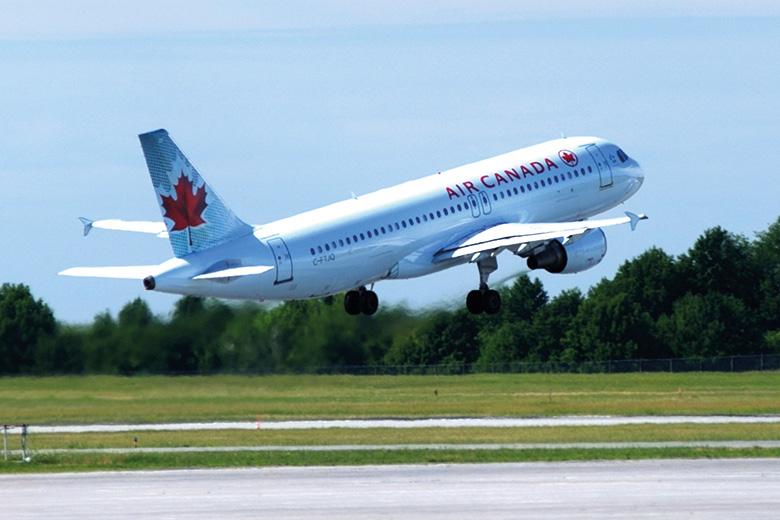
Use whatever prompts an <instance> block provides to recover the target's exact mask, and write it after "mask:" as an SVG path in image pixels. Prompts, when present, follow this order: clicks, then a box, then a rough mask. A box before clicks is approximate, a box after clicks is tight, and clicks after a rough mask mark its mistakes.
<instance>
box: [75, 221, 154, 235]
mask: <svg viewBox="0 0 780 520" xmlns="http://www.w3.org/2000/svg"><path fill="white" fill-rule="evenodd" d="M79 220H80V221H81V223H82V224H84V236H87V235H88V234H89V232H90V231H91V230H92V228H99V229H109V230H112V231H132V232H134V233H149V234H150V235H157V236H158V237H160V238H168V230H167V229H166V228H165V222H162V221H149V220H121V219H118V218H109V219H103V220H90V219H88V218H84V217H79Z"/></svg>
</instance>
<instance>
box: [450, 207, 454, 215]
mask: <svg viewBox="0 0 780 520" xmlns="http://www.w3.org/2000/svg"><path fill="white" fill-rule="evenodd" d="M450 213H452V214H455V206H450Z"/></svg>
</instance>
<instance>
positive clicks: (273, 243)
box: [268, 237, 293, 284]
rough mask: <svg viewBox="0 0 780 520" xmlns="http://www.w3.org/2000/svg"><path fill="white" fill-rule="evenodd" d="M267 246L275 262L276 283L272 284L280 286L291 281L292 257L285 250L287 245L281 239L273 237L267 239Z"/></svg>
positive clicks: (288, 251) (287, 250)
mask: <svg viewBox="0 0 780 520" xmlns="http://www.w3.org/2000/svg"><path fill="white" fill-rule="evenodd" d="M268 246H269V247H270V248H271V251H272V252H273V254H274V262H276V281H275V282H274V283H277V284H280V283H284V282H289V281H290V280H292V279H293V266H292V256H290V250H289V249H287V244H285V243H284V240H282V239H281V237H274V238H269V239H268Z"/></svg>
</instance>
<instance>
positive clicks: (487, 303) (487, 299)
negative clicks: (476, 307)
mask: <svg viewBox="0 0 780 520" xmlns="http://www.w3.org/2000/svg"><path fill="white" fill-rule="evenodd" d="M482 307H483V308H484V309H485V313H486V314H496V313H497V312H498V311H500V310H501V295H500V294H498V291H494V290H493V289H489V290H487V291H485V294H483V295H482Z"/></svg>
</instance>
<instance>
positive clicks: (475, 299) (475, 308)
mask: <svg viewBox="0 0 780 520" xmlns="http://www.w3.org/2000/svg"><path fill="white" fill-rule="evenodd" d="M466 308H467V309H468V310H469V312H470V313H471V314H480V313H481V312H482V311H483V310H484V307H483V305H482V292H481V291H469V293H468V295H466Z"/></svg>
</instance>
